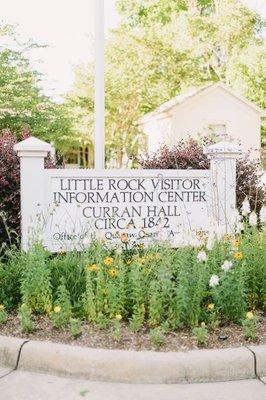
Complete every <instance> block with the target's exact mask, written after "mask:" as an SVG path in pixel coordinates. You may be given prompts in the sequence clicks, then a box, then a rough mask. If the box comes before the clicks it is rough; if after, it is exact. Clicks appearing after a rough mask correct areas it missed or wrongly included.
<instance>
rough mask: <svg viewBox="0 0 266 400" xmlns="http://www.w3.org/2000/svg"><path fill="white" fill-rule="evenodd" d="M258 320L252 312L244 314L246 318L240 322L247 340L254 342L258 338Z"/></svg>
mask: <svg viewBox="0 0 266 400" xmlns="http://www.w3.org/2000/svg"><path fill="white" fill-rule="evenodd" d="M257 322H258V318H257V316H256V315H254V314H253V312H251V311H249V312H247V313H246V318H245V319H244V320H243V321H242V325H243V328H244V335H245V338H246V339H247V340H256V339H257V337H258V332H257V329H258V328H257Z"/></svg>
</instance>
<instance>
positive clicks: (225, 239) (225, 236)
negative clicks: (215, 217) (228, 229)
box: [223, 233, 231, 243]
mask: <svg viewBox="0 0 266 400" xmlns="http://www.w3.org/2000/svg"><path fill="white" fill-rule="evenodd" d="M223 239H224V242H225V243H227V242H230V240H231V235H229V234H228V233H226V234H225V235H224V237H223Z"/></svg>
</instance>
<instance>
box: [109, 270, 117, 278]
mask: <svg viewBox="0 0 266 400" xmlns="http://www.w3.org/2000/svg"><path fill="white" fill-rule="evenodd" d="M108 273H109V275H110V276H111V277H112V278H115V277H117V275H118V271H117V269H115V268H112V269H109V272H108Z"/></svg>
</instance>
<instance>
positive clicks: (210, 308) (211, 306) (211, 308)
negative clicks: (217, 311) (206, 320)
mask: <svg viewBox="0 0 266 400" xmlns="http://www.w3.org/2000/svg"><path fill="white" fill-rule="evenodd" d="M207 308H208V310H210V311H212V310H213V309H214V304H213V303H210V304H208V306H207Z"/></svg>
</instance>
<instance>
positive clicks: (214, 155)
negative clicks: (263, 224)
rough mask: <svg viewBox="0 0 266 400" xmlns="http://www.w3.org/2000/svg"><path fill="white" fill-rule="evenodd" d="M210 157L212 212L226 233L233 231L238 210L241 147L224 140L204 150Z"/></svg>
mask: <svg viewBox="0 0 266 400" xmlns="http://www.w3.org/2000/svg"><path fill="white" fill-rule="evenodd" d="M204 153H205V154H207V156H208V158H209V159H210V163H211V165H210V181H211V182H210V183H211V197H212V199H211V214H212V218H213V219H214V221H215V223H216V224H217V225H218V226H219V227H220V228H222V229H223V230H224V232H225V233H232V231H233V225H234V219H235V210H236V160H237V158H238V157H239V155H240V154H241V149H240V147H239V146H237V145H235V144H234V143H230V142H226V141H222V142H219V143H217V144H214V145H211V146H209V147H207V148H206V149H205V151H204Z"/></svg>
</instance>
